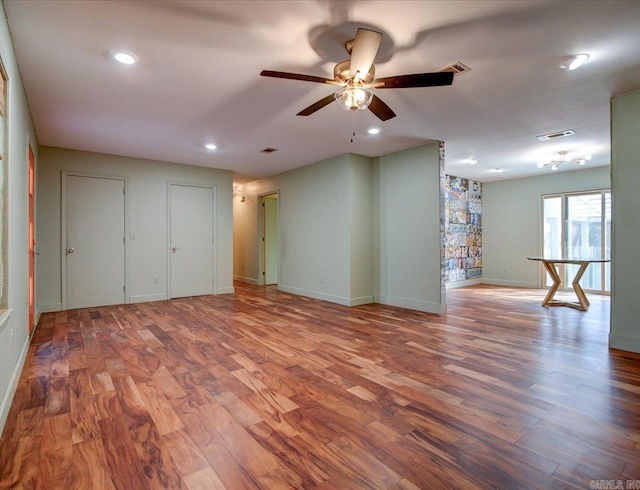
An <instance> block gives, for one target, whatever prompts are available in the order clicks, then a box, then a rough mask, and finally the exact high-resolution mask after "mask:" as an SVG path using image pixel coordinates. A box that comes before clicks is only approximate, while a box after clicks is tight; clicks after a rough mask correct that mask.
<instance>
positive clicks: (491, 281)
mask: <svg viewBox="0 0 640 490" xmlns="http://www.w3.org/2000/svg"><path fill="white" fill-rule="evenodd" d="M482 284H491V285H493V286H507V287H512V288H529V289H539V288H540V287H539V286H538V285H537V284H536V283H535V282H521V281H505V280H503V279H484V278H483V279H482Z"/></svg>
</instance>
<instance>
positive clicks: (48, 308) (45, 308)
mask: <svg viewBox="0 0 640 490" xmlns="http://www.w3.org/2000/svg"><path fill="white" fill-rule="evenodd" d="M38 311H39V312H40V313H39V314H42V313H50V312H52V311H62V303H52V304H50V305H38Z"/></svg>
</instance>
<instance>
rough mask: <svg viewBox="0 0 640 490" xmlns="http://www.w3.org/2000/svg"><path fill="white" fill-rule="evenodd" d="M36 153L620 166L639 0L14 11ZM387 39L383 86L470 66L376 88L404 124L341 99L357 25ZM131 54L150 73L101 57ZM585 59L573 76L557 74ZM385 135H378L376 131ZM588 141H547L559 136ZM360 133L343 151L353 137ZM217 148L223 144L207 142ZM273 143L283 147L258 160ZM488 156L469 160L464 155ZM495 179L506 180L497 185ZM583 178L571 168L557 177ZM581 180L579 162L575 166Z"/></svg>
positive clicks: (632, 86)
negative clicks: (620, 130) (338, 80)
mask: <svg viewBox="0 0 640 490" xmlns="http://www.w3.org/2000/svg"><path fill="white" fill-rule="evenodd" d="M4 6H5V11H6V13H7V17H8V21H9V27H10V30H11V34H12V37H13V42H14V45H15V50H16V55H17V58H18V63H19V65H20V70H21V73H22V77H23V81H24V85H25V89H26V92H27V97H28V99H29V105H30V108H31V111H32V114H33V118H34V122H35V126H36V131H37V134H38V138H39V141H40V144H42V145H50V146H59V147H63V148H73V149H79V150H87V151H94V152H102V153H112V154H118V155H126V156H133V157H142V158H150V159H154V160H162V161H170V162H177V163H185V164H191V165H201V166H208V167H214V168H221V169H228V170H233V171H234V172H236V176H237V179H238V180H240V181H241V180H244V181H246V180H248V179H250V178H257V177H266V176H270V175H273V174H276V173H280V172H283V171H286V170H289V169H292V168H295V167H300V166H303V165H308V164H310V163H313V162H317V161H319V160H323V159H325V158H329V157H332V156H335V155H339V154H343V153H347V152H353V153H359V154H362V155H367V156H378V155H382V154H386V153H391V152H395V151H398V150H401V149H405V148H409V147H413V146H417V145H420V144H422V143H425V142H429V141H432V140H444V141H445V142H446V171H447V173H449V174H452V175H457V176H461V177H467V178H473V179H476V180H480V181H491V180H501V179H511V178H516V177H522V176H528V175H540V174H544V173H550V172H552V171H551V169H550V168H549V167H547V168H544V169H539V168H538V167H537V164H538V163H539V162H541V161H544V160H549V159H552V158H554V157H556V156H557V152H558V151H560V150H567V151H568V152H569V155H570V156H575V157H577V156H580V155H582V154H585V153H590V154H592V155H593V159H592V160H591V161H590V162H588V164H587V166H588V167H594V166H603V165H608V164H609V152H610V149H609V140H610V138H609V133H610V118H609V99H610V98H611V97H612V96H615V95H620V94H623V93H626V92H630V91H632V90H637V89H640V27H639V26H640V1H634V0H631V1H604V0H600V1H588V0H581V1H525V0H521V1H400V0H395V1H372V0H350V1H346V0H345V1H329V0H289V1H258V0H252V1H238V0H234V1H190V0H178V1H159V0H156V1H141V0H137V1H131V0H130V1H116V0H109V1H102V0H91V1H89V0H86V1H59V0H41V1H36V0H30V1H27V0H4ZM360 26H364V27H369V28H373V29H376V30H378V31H380V32H382V33H383V35H384V38H383V41H382V45H381V47H380V51H379V52H378V56H377V57H376V62H375V65H376V75H377V76H378V77H387V76H392V75H403V74H410V73H420V72H429V71H438V70H439V69H441V68H443V67H444V66H446V65H448V64H450V63H453V62H456V61H461V62H463V63H464V64H466V65H467V66H469V67H470V68H471V71H470V72H468V73H465V74H461V75H458V76H456V78H455V80H454V83H453V85H452V86H450V87H434V88H409V89H397V90H378V91H377V95H378V96H379V97H380V98H382V99H383V100H384V101H385V102H386V103H387V104H388V105H389V106H390V107H391V108H392V109H393V110H394V111H395V113H396V114H397V117H395V118H393V119H391V120H389V121H387V122H380V121H379V120H378V119H377V118H376V117H375V116H374V115H373V114H372V113H370V112H369V111H359V112H357V113H356V114H355V115H354V117H353V118H352V116H351V114H349V113H348V112H347V111H342V110H341V109H339V108H338V107H337V105H336V104H331V105H329V106H328V107H325V108H324V109H322V110H320V111H319V112H317V113H315V114H313V115H311V116H309V117H300V116H296V113H297V112H299V111H300V110H302V109H303V108H305V107H307V106H308V105H310V104H312V103H313V102H315V101H317V100H318V99H321V98H323V97H325V96H326V95H328V94H329V93H331V91H332V87H331V86H329V85H322V84H314V83H308V82H301V81H292V80H282V79H272V78H264V77H260V76H259V73H260V71H261V70H263V69H269V70H280V71H291V72H296V73H304V74H311V75H316V76H322V77H329V78H331V77H332V70H333V65H334V64H335V63H337V62H339V61H341V60H344V59H347V58H348V55H347V54H346V52H345V50H344V48H343V44H344V42H345V41H347V40H348V39H351V38H352V37H353V36H354V34H355V31H356V29H357V27H360ZM114 48H124V49H128V50H130V51H132V52H134V53H136V54H137V55H138V56H139V58H140V62H139V63H138V64H137V65H134V66H124V65H119V64H117V63H115V62H114V61H112V60H110V59H109V58H108V57H107V56H106V55H105V53H106V52H107V51H109V50H110V49H114ZM584 52H586V53H589V54H590V55H591V59H590V60H589V62H588V63H587V64H585V65H584V66H583V67H582V68H580V69H578V70H575V71H568V70H562V69H560V68H559V67H558V65H559V64H560V63H561V62H562V61H563V59H564V58H566V57H567V56H569V55H572V54H576V53H584ZM371 126H377V127H379V128H381V130H382V131H381V133H380V134H378V135H376V136H371V135H369V134H367V133H366V130H367V128H369V127H371ZM569 128H571V129H574V130H575V131H576V132H577V134H576V135H574V136H570V137H566V138H561V139H557V140H552V141H546V142H540V141H538V140H536V138H535V137H536V136H537V135H540V134H545V133H549V132H555V131H559V130H564V129H569ZM353 130H355V131H356V133H357V134H356V138H355V141H354V142H353V143H351V142H350V138H351V133H352V131H353ZM208 141H212V142H215V143H216V144H217V145H218V149H217V150H215V151H213V152H211V151H208V150H206V149H205V148H204V146H203V145H204V144H205V143H206V142H208ZM265 147H274V148H278V149H279V151H277V152H275V153H271V154H263V153H260V152H259V151H260V150H262V149H263V148H265ZM470 158H477V159H478V163H477V164H476V165H471V164H470V163H468V162H467V161H466V160H468V159H470ZM494 168H504V169H506V170H505V171H504V172H502V173H498V172H495V171H492V169H494ZM576 168H578V167H577V166H575V165H569V164H566V165H563V166H562V167H561V169H560V170H559V171H569V170H574V169H576ZM580 168H582V167H580Z"/></svg>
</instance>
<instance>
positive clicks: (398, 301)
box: [376, 295, 447, 315]
mask: <svg viewBox="0 0 640 490" xmlns="http://www.w3.org/2000/svg"><path fill="white" fill-rule="evenodd" d="M376 303H380V304H382V305H389V306H397V307H398V308H407V309H409V310H417V311H424V312H426V313H435V314H436V315H444V314H445V313H446V312H447V305H446V304H441V303H431V302H429V301H420V300H416V299H408V298H398V297H395V296H387V295H376Z"/></svg>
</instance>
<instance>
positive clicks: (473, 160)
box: [468, 158, 478, 165]
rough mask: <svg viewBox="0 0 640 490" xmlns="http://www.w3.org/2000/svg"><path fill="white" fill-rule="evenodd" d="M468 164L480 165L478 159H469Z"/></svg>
mask: <svg viewBox="0 0 640 490" xmlns="http://www.w3.org/2000/svg"><path fill="white" fill-rule="evenodd" d="M468 162H469V163H470V164H471V165H475V164H476V163H478V159H477V158H469V160H468Z"/></svg>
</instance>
